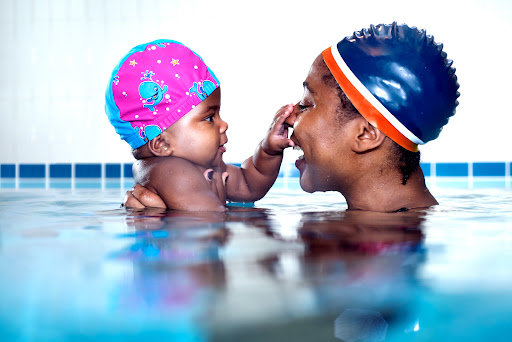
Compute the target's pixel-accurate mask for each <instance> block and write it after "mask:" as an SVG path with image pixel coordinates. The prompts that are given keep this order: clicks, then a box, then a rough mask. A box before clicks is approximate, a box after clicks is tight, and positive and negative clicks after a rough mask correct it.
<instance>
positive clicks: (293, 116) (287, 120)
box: [284, 103, 299, 127]
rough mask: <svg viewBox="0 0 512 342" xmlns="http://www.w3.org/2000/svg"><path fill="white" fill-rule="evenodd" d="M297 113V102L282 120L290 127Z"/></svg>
mask: <svg viewBox="0 0 512 342" xmlns="http://www.w3.org/2000/svg"><path fill="white" fill-rule="evenodd" d="M298 114H299V103H296V104H295V106H293V111H292V113H291V114H290V116H289V117H287V118H286V120H285V121H284V123H285V124H287V125H288V126H290V127H293V125H294V124H295V120H296V119H297V115H298Z"/></svg>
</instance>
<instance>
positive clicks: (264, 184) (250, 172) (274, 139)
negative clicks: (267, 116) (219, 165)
mask: <svg viewBox="0 0 512 342" xmlns="http://www.w3.org/2000/svg"><path fill="white" fill-rule="evenodd" d="M292 111H293V105H291V104H290V105H286V106H283V107H281V109H279V111H278V112H277V113H276V115H275V117H274V120H273V122H272V124H271V125H270V128H269V130H268V133H267V136H266V137H265V139H263V140H262V141H261V142H260V143H259V144H258V147H257V148H256V151H255V152H254V155H253V156H252V157H250V158H248V159H247V160H246V161H245V162H244V163H243V164H242V166H241V167H240V168H239V167H236V166H233V165H227V166H226V170H227V172H228V175H229V177H228V180H227V181H226V191H227V198H228V200H231V201H239V202H252V201H256V200H259V199H261V198H262V197H263V196H265V194H266V193H267V192H268V190H269V189H270V188H271V187H272V185H273V184H274V182H275V180H276V178H277V176H278V175H279V168H280V167H281V162H282V160H283V150H284V149H285V148H287V147H291V146H294V144H293V142H292V141H291V140H290V139H288V127H287V126H286V125H285V123H284V122H285V120H286V119H287V118H288V117H289V116H290V114H291V113H292Z"/></svg>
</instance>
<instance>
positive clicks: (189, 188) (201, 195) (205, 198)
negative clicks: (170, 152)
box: [142, 158, 226, 211]
mask: <svg viewBox="0 0 512 342" xmlns="http://www.w3.org/2000/svg"><path fill="white" fill-rule="evenodd" d="M148 179H149V182H148V183H147V184H142V185H143V186H145V187H146V188H147V189H148V191H149V190H153V191H154V192H155V193H156V194H157V195H158V196H160V198H161V199H162V201H163V203H164V204H165V206H166V207H167V208H168V209H176V210H188V211H225V210H226V207H225V203H226V202H225V196H224V194H223V193H222V190H223V189H220V190H218V191H214V188H215V187H214V186H212V181H210V179H209V178H208V177H206V178H205V175H203V173H202V172H201V171H200V170H199V168H198V167H197V166H195V165H193V164H192V163H190V162H189V161H187V160H184V159H181V158H169V159H167V158H166V160H165V161H162V160H161V161H160V162H159V163H158V165H155V166H154V167H151V169H150V171H149V177H148ZM219 197H221V198H222V200H221V198H219Z"/></svg>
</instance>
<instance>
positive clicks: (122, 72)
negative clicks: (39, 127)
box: [105, 40, 294, 211]
mask: <svg viewBox="0 0 512 342" xmlns="http://www.w3.org/2000/svg"><path fill="white" fill-rule="evenodd" d="M220 105H221V92H220V85H219V81H218V79H217V77H215V75H214V74H213V72H212V71H211V70H210V69H209V68H208V67H207V66H206V64H205V63H204V62H203V60H202V59H201V57H200V56H198V55H197V54H196V53H194V52H193V51H192V50H190V49H189V48H187V47H186V46H185V45H183V44H181V43H179V42H176V41H172V40H157V41H153V42H150V43H147V44H142V45H139V46H136V47H135V48H133V49H132V50H131V51H130V52H129V53H128V55H127V56H125V57H124V58H123V59H122V60H121V61H120V62H119V64H118V65H117V66H116V68H115V69H114V71H113V73H112V76H111V79H110V83H109V86H108V88H107V92H106V106H105V111H106V113H107V116H108V118H109V120H110V122H111V123H112V125H113V126H114V127H115V130H116V132H117V133H118V134H119V135H120V136H121V139H123V140H125V141H126V142H127V143H128V144H129V145H130V146H131V148H132V149H133V151H132V154H133V156H134V157H135V159H137V161H136V162H135V163H134V165H133V175H134V182H135V184H140V185H142V186H144V187H145V188H146V189H147V190H149V191H151V192H154V193H156V194H157V195H159V196H160V197H161V199H162V200H163V203H162V206H165V207H167V208H168V209H177V210H190V211H224V210H226V207H225V204H226V200H231V201H237V202H252V201H256V200H258V199H260V198H262V197H263V196H264V195H265V194H266V193H267V192H268V190H269V189H270V187H271V186H272V185H273V184H274V182H275V180H276V178H277V176H278V173H279V168H280V165H281V161H282V158H283V150H284V149H285V148H287V147H289V146H293V145H294V144H293V142H292V141H291V140H290V139H288V129H287V128H286V126H285V125H284V121H285V120H286V118H287V117H288V116H289V115H290V114H291V112H292V110H293V106H292V105H287V106H284V107H282V108H281V109H280V110H279V111H278V112H277V114H276V115H275V117H274V121H273V123H272V125H271V127H270V129H269V131H268V133H267V136H266V137H265V138H264V139H263V141H261V143H260V144H259V145H258V147H257V149H256V151H255V153H254V155H253V156H252V157H250V158H248V159H247V160H246V161H245V162H244V163H243V164H242V166H241V167H236V166H233V165H226V164H225V163H224V162H223V160H222V155H223V153H224V152H225V151H226V147H225V146H224V145H225V144H226V143H227V141H228V138H227V136H226V130H227V129H228V125H227V123H226V122H225V121H223V120H222V119H221V118H220V115H219V111H220Z"/></svg>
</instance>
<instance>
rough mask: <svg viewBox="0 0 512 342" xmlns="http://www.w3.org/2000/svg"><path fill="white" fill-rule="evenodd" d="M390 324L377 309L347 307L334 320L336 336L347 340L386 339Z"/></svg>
mask: <svg viewBox="0 0 512 342" xmlns="http://www.w3.org/2000/svg"><path fill="white" fill-rule="evenodd" d="M387 330H388V324H387V323H386V321H385V320H384V318H383V317H382V315H381V314H380V313H378V312H377V311H369V310H360V309H347V310H345V311H343V313H342V314H341V315H339V316H338V318H336V320H335V321H334V336H336V337H337V338H339V339H340V340H343V341H346V342H360V341H365V342H378V341H384V340H385V339H386V331H387Z"/></svg>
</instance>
